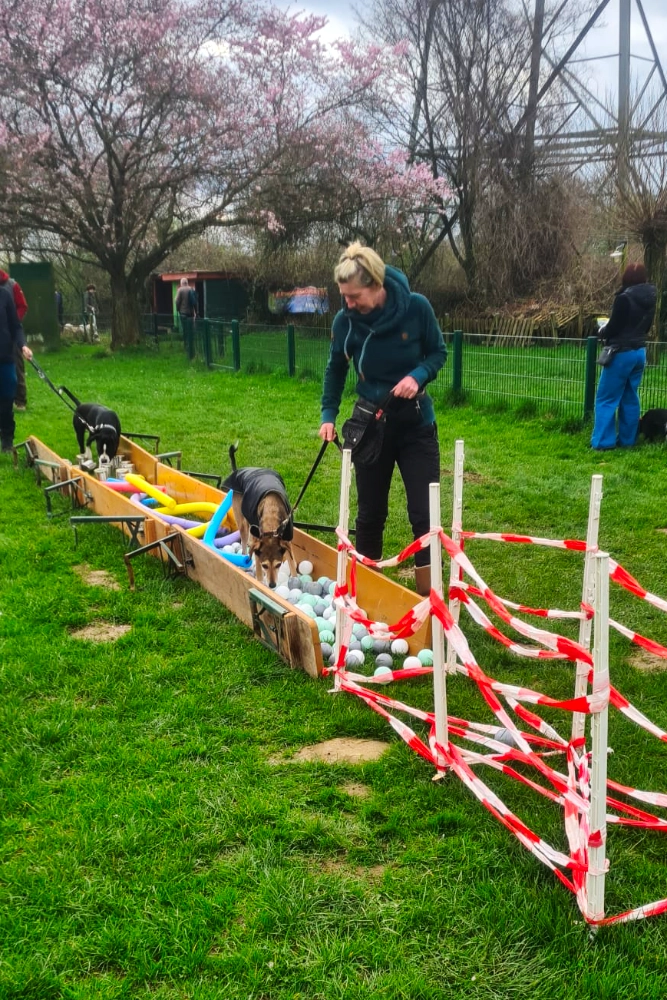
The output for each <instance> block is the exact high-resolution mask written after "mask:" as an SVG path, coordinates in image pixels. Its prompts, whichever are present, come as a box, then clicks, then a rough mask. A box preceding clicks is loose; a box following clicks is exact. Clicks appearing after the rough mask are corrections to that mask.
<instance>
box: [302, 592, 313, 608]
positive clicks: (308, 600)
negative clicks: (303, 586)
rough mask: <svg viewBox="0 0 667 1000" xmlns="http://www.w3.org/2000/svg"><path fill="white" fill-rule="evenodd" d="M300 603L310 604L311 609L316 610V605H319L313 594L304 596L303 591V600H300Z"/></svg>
mask: <svg viewBox="0 0 667 1000" xmlns="http://www.w3.org/2000/svg"><path fill="white" fill-rule="evenodd" d="M299 603H300V604H309V605H310V607H311V608H314V607H315V605H316V603H317V601H316V599H315V598H314V597H313V595H312V594H304V593H303V591H302V593H301V600H300V602H299Z"/></svg>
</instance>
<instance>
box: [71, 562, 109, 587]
mask: <svg viewBox="0 0 667 1000" xmlns="http://www.w3.org/2000/svg"><path fill="white" fill-rule="evenodd" d="M74 572H75V573H76V575H77V576H80V577H81V579H82V580H83V582H84V583H87V584H88V586H89V587H104V589H105V590H120V584H119V583H118V581H117V580H114V578H113V577H112V575H111V573H107V571H106V570H105V569H91V568H90V566H89V565H88V563H83V565H81V566H75V567H74Z"/></svg>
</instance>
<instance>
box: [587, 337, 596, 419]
mask: <svg viewBox="0 0 667 1000" xmlns="http://www.w3.org/2000/svg"><path fill="white" fill-rule="evenodd" d="M597 355H598V338H597V337H588V338H587V339H586V374H585V376H584V379H585V381H584V420H588V418H589V417H592V416H593V411H594V410H595V375H596V367H595V362H596V359H597Z"/></svg>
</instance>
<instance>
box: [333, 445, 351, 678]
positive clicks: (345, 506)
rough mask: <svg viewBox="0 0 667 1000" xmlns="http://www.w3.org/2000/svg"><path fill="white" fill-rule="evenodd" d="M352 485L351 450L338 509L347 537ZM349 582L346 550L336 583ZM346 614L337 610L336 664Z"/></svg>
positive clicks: (344, 467)
mask: <svg viewBox="0 0 667 1000" xmlns="http://www.w3.org/2000/svg"><path fill="white" fill-rule="evenodd" d="M351 483H352V452H351V451H350V450H349V449H347V448H346V449H345V450H344V451H343V463H342V468H341V474H340V502H339V507H338V526H339V527H340V529H341V531H342V532H343V534H344V535H345V536H346V537H347V533H348V529H349V526H350V485H351ZM346 581H347V552H346V551H345V549H339V550H338V561H337V564H336V583H337V584H338V586H339V587H342V586H344V584H345V582H346ZM345 617H346V616H345V612H344V611H343V609H342V608H339V607H337V608H336V641H335V643H334V653H335V656H336V663H338V652H339V650H340V642H341V638H342V635H343V628H344V625H345ZM339 690H340V678H339V676H338V674H336V676H335V678H334V691H339Z"/></svg>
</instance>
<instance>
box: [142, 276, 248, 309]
mask: <svg viewBox="0 0 667 1000" xmlns="http://www.w3.org/2000/svg"><path fill="white" fill-rule="evenodd" d="M181 278H187V279H188V283H189V284H190V285H191V287H192V288H194V289H195V291H196V292H197V299H198V302H199V310H198V311H199V315H200V316H206V317H207V318H208V319H227V320H229V319H242V318H243V317H244V316H245V314H246V310H247V308H248V303H249V301H250V292H249V289H248V283H247V280H246V279H244V278H242V277H241V276H240V275H239V274H234V273H233V272H231V271H177V272H171V273H167V274H157V275H155V276H154V278H153V295H152V298H153V311H154V312H156V313H159V314H160V315H173V314H174V313H175V305H174V303H175V300H176V293H177V292H178V288H179V285H180V283H181Z"/></svg>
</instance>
